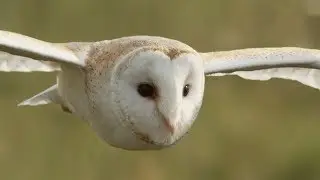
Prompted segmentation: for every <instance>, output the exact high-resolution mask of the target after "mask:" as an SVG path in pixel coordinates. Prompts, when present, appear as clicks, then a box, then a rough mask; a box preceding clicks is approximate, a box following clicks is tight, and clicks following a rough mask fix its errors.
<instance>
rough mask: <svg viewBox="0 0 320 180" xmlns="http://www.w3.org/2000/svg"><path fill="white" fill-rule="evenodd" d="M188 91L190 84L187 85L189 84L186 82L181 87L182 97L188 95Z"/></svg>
mask: <svg viewBox="0 0 320 180" xmlns="http://www.w3.org/2000/svg"><path fill="white" fill-rule="evenodd" d="M189 91H190V85H189V84H186V85H185V86H184V87H183V92H182V95H183V97H186V96H188V94H189Z"/></svg>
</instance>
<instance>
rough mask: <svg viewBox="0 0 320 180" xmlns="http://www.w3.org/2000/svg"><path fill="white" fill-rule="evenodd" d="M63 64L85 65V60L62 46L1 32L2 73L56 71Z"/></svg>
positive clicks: (0, 55) (0, 61)
mask: <svg viewBox="0 0 320 180" xmlns="http://www.w3.org/2000/svg"><path fill="white" fill-rule="evenodd" d="M61 63H69V64H73V65H76V66H84V65H85V62H84V60H83V59H80V58H78V57H77V56H76V54H75V53H74V52H73V51H71V50H70V49H68V48H66V47H65V46H63V45H62V44H54V43H49V42H45V41H41V40H38V39H34V38H31V37H28V36H25V35H21V34H17V33H13V32H8V31H1V30H0V71H6V72H9V71H20V72H29V71H55V70H59V68H60V66H59V64H61Z"/></svg>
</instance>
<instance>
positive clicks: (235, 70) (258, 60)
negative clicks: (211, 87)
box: [200, 47, 320, 89]
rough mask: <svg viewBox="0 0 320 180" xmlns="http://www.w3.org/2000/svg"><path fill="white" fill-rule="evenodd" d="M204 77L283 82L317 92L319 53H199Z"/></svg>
mask: <svg viewBox="0 0 320 180" xmlns="http://www.w3.org/2000/svg"><path fill="white" fill-rule="evenodd" d="M200 55H201V56H202V58H203V60H204V72H205V75H207V76H225V75H237V76H240V77H242V78H244V79H249V80H261V81H264V80H269V79H271V78H282V79H289V80H295V81H298V82H300V83H303V84H305V85H307V86H311V87H313V88H317V89H320V50H317V49H306V48H298V47H279V48H248V49H239V50H232V51H219V52H209V53H200Z"/></svg>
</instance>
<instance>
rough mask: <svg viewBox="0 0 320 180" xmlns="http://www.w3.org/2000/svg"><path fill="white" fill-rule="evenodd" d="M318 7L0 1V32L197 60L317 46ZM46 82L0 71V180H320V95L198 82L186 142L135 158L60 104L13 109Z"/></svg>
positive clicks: (291, 0) (212, 1) (295, 0)
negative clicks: (185, 49) (200, 88)
mask: <svg viewBox="0 0 320 180" xmlns="http://www.w3.org/2000/svg"><path fill="white" fill-rule="evenodd" d="M317 1H318V0H309V1H306V0H259V1H258V0H242V1H238V0H201V1H200V0H199V1H192V0H175V1H173V0H161V1H154V0H136V1H131V0H122V1H103V0H81V1H77V0H68V1H65V0H54V1H49V0H0V29H2V30H9V31H14V32H18V33H22V34H26V35H29V36H32V37H36V38H39V39H43V40H46V41H51V42H66V41H96V40H103V39H112V38H116V37H121V36H129V35H137V34H147V35H158V36H165V37H169V38H174V39H177V40H180V41H182V42H185V43H187V44H189V45H191V46H192V47H194V48H195V49H197V50H199V51H213V50H230V49H236V48H248V47H263V46H268V47H269V46H300V47H309V48H320V46H319V45H320V40H319V39H320V25H319V24H320V18H318V16H319V15H320V3H319V2H317ZM308 4H309V5H308ZM54 82H55V75H54V74H53V73H27V74H23V73H0V179H1V180H2V179H3V180H22V179H23V180H44V179H46V180H56V179H59V180H70V179H77V180H100V179H101V180H102V179H106V180H111V179H116V180H126V179H131V180H145V179H146V180H173V179H184V180H193V179H205V180H206V179H217V180H317V179H320V109H319V107H320V101H319V100H320V93H319V91H318V90H315V89H312V88H310V87H307V86H304V85H302V84H299V83H297V82H293V81H288V80H279V79H274V80H271V81H266V82H258V81H248V80H243V79H241V78H238V77H216V78H207V81H206V91H205V98H204V104H203V108H202V109H201V112H200V114H199V117H198V119H197V121H196V123H195V124H194V126H193V128H192V130H191V132H190V134H189V135H188V136H186V137H185V138H184V139H183V140H182V141H180V143H178V144H177V145H176V146H174V147H171V148H168V149H164V150H162V151H144V152H130V151H125V150H121V149H116V148H113V147H111V146H109V145H107V144H106V143H104V142H102V141H101V140H100V139H99V138H97V137H96V135H95V134H94V132H93V131H92V130H91V129H90V127H89V126H88V125H87V124H85V123H84V122H82V121H81V120H79V119H77V118H75V117H73V116H72V115H69V114H66V113H63V112H62V111H61V110H60V107H59V106H56V105H47V106H42V107H34V108H32V107H26V108H17V107H16V104H17V103H18V102H20V101H22V100H24V99H25V98H28V97H30V96H32V95H34V94H36V93H38V92H40V91H42V90H43V89H46V88H47V87H49V86H50V85H51V84H53V83H54Z"/></svg>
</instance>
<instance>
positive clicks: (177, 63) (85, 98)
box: [0, 31, 320, 150]
mask: <svg viewBox="0 0 320 180" xmlns="http://www.w3.org/2000/svg"><path fill="white" fill-rule="evenodd" d="M319 68H320V51H319V50H316V49H306V48H299V47H273V48H248V49H239V50H231V51H217V52H198V51H197V50H195V49H193V48H192V47H190V46H188V45H187V44H185V43H183V42H181V41H177V40H173V39H169V38H164V37H158V36H130V37H121V38H117V39H112V40H103V41H98V42H66V43H52V42H45V41H42V40H38V39H35V38H32V37H29V36H26V35H22V34H18V33H14V32H9V31H0V71H4V72H35V71H41V72H56V73H57V80H56V83H55V84H54V85H53V86H51V87H49V88H48V89H46V90H44V91H43V92H41V93H39V94H37V95H34V96H33V97H31V98H29V99H27V100H25V101H23V102H21V103H20V104H18V106H26V105H28V106H37V105H44V104H49V103H55V104H57V105H59V106H61V108H62V110H63V111H64V112H68V113H71V114H73V115H75V116H77V117H78V118H79V119H82V120H84V121H85V122H87V123H88V125H89V126H90V127H91V128H92V129H93V131H94V132H95V133H96V134H97V136H98V137H100V138H101V139H103V140H104V141H105V142H107V143H108V144H110V145H111V146H113V147H117V148H122V149H126V150H152V149H153V150H155V149H162V148H165V147H170V146H171V145H173V144H176V143H177V142H178V141H179V140H180V139H181V138H182V137H183V136H184V135H185V134H186V133H187V132H188V131H189V130H190V128H191V127H192V124H193V123H194V121H195V119H196V118H197V115H198V112H199V110H200V108H201V106H202V100H203V93H204V82H205V77H209V76H211V77H214V76H225V75H236V76H240V77H242V78H245V79H250V80H269V79H270V78H282V79H289V80H296V81H298V82H300V83H303V84H305V85H307V86H310V87H313V88H317V89H319V87H320V85H319V84H320V82H319V80H320V73H319V72H320V71H319Z"/></svg>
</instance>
